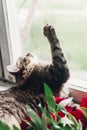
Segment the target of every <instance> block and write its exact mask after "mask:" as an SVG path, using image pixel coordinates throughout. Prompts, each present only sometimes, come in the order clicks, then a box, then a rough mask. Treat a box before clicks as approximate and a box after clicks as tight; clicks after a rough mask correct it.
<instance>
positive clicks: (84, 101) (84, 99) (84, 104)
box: [80, 97, 87, 108]
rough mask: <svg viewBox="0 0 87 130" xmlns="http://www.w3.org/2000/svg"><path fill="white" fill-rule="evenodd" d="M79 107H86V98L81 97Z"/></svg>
mask: <svg viewBox="0 0 87 130" xmlns="http://www.w3.org/2000/svg"><path fill="white" fill-rule="evenodd" d="M80 106H81V107H85V108H87V98H85V97H84V98H82V101H81V104H80Z"/></svg>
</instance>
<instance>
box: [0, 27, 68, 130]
mask: <svg viewBox="0 0 87 130" xmlns="http://www.w3.org/2000/svg"><path fill="white" fill-rule="evenodd" d="M43 31H44V35H45V36H46V37H47V39H48V41H49V43H50V47H51V53H52V63H49V64H44V63H40V62H38V61H37V60H36V57H35V56H34V55H33V54H31V53H28V54H27V55H26V56H25V57H20V58H19V59H18V60H17V62H16V65H10V66H8V67H7V69H8V71H9V72H10V73H11V74H13V75H14V76H15V79H16V82H17V84H18V85H17V86H16V87H14V88H10V89H9V90H7V91H3V92H0V119H1V120H3V121H4V122H6V123H7V124H8V125H10V128H12V125H13V124H14V123H15V125H16V126H18V127H20V126H21V128H22V129H23V130H25V129H26V128H23V120H24V119H26V118H27V116H28V115H27V111H26V104H27V105H29V106H30V107H31V108H32V109H33V110H35V111H36V112H40V109H39V107H38V104H39V103H42V105H43V106H44V105H45V98H44V90H43V84H44V83H46V84H48V85H49V86H50V88H51V89H52V91H53V93H54V94H55V95H59V94H60V92H61V88H62V86H63V84H64V83H65V82H66V81H67V80H68V78H69V69H68V66H67V62H66V59H65V57H64V54H63V52H62V49H61V47H60V44H59V40H58V39H57V37H56V33H55V30H54V28H53V27H52V26H49V25H46V26H45V27H44V29H43ZM11 130H12V129H11ZM29 130H31V128H30V129H29Z"/></svg>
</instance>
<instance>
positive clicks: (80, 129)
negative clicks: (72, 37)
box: [76, 120, 83, 130]
mask: <svg viewBox="0 0 87 130" xmlns="http://www.w3.org/2000/svg"><path fill="white" fill-rule="evenodd" d="M82 129H83V128H82V123H81V121H80V120H79V122H78V125H77V127H76V130H82Z"/></svg>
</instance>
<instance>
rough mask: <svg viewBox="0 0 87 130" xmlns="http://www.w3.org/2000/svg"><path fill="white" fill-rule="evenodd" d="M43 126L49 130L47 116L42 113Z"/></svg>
mask: <svg viewBox="0 0 87 130" xmlns="http://www.w3.org/2000/svg"><path fill="white" fill-rule="evenodd" d="M42 128H43V130H47V122H46V116H45V115H44V114H42Z"/></svg>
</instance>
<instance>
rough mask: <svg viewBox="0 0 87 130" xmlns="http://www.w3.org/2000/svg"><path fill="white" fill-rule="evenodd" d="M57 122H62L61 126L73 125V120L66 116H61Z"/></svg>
mask: <svg viewBox="0 0 87 130" xmlns="http://www.w3.org/2000/svg"><path fill="white" fill-rule="evenodd" d="M59 123H61V124H63V126H66V125H69V126H71V125H73V122H72V120H70V119H68V118H67V117H63V118H61V119H60V120H59Z"/></svg>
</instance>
